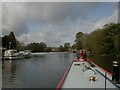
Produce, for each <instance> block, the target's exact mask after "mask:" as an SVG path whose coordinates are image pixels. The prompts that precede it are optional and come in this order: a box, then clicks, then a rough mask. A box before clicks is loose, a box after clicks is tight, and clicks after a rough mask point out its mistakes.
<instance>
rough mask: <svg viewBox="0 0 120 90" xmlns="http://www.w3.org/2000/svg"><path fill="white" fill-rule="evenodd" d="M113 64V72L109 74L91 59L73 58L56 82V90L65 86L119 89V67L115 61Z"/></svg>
mask: <svg viewBox="0 0 120 90" xmlns="http://www.w3.org/2000/svg"><path fill="white" fill-rule="evenodd" d="M114 66H115V67H114ZM114 66H113V68H114V71H113V74H111V73H109V72H108V71H106V70H104V69H103V68H101V67H100V66H98V65H97V64H95V63H93V62H92V61H91V60H88V59H87V60H85V61H84V60H83V59H74V60H73V62H72V63H71V65H70V66H69V68H68V69H67V71H66V72H65V73H64V75H63V77H62V79H61V80H60V82H59V83H58V86H57V88H56V90H61V89H66V88H73V89H75V88H78V89H81V88H82V89H83V88H85V89H87V88H88V89H91V90H96V89H98V88H101V89H103V90H111V89H112V90H120V84H119V83H118V82H119V79H120V78H119V76H118V75H119V67H116V66H119V65H117V63H115V64H114ZM116 68H117V69H118V70H117V69H116ZM115 69H116V70H117V71H116V70H115ZM116 82H117V83H116Z"/></svg>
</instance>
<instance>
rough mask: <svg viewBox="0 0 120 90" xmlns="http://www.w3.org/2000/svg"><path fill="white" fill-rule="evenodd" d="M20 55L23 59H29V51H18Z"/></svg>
mask: <svg viewBox="0 0 120 90" xmlns="http://www.w3.org/2000/svg"><path fill="white" fill-rule="evenodd" d="M19 53H20V54H23V57H24V58H29V57H31V51H30V50H24V51H20V52H19Z"/></svg>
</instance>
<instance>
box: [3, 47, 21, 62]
mask: <svg viewBox="0 0 120 90" xmlns="http://www.w3.org/2000/svg"><path fill="white" fill-rule="evenodd" d="M21 58H23V55H22V54H19V52H18V51H17V50H15V49H9V50H6V51H5V52H4V59H10V60H12V59H21Z"/></svg>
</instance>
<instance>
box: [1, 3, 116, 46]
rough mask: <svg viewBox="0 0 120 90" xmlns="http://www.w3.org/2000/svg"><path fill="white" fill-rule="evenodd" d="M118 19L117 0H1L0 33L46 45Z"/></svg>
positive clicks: (22, 40)
mask: <svg viewBox="0 0 120 90" xmlns="http://www.w3.org/2000/svg"><path fill="white" fill-rule="evenodd" d="M117 22H118V3H117V2H56V3H55V2H16V3H15V2H3V3H2V36H4V35H7V34H9V33H10V32H11V31H13V32H14V33H15V35H16V37H17V39H18V40H19V41H20V42H24V43H25V44H28V43H31V42H44V43H46V44H47V45H48V46H60V45H63V44H64V43H65V42H70V43H71V44H73V43H74V40H75V35H76V33H77V32H83V33H91V32H92V31H94V30H95V29H98V28H102V27H103V25H105V24H109V23H117Z"/></svg>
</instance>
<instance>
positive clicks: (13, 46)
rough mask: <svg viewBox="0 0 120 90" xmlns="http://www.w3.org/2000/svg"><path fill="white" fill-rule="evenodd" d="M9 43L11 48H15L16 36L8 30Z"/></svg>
mask: <svg viewBox="0 0 120 90" xmlns="http://www.w3.org/2000/svg"><path fill="white" fill-rule="evenodd" d="M8 38H9V45H10V48H11V49H16V46H17V43H16V38H15V35H14V33H13V32H10V34H9V36H8Z"/></svg>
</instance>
